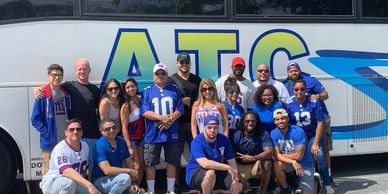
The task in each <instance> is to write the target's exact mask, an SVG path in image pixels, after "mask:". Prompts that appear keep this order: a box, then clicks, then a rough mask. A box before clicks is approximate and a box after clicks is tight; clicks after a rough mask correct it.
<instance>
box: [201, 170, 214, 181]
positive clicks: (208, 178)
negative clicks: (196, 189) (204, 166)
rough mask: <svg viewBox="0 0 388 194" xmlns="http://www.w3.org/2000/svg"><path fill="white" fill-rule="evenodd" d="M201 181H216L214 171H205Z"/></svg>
mask: <svg viewBox="0 0 388 194" xmlns="http://www.w3.org/2000/svg"><path fill="white" fill-rule="evenodd" d="M203 181H208V182H214V181H216V172H215V171H214V170H208V171H206V174H205V177H203Z"/></svg>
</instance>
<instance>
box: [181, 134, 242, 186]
mask: <svg viewBox="0 0 388 194" xmlns="http://www.w3.org/2000/svg"><path fill="white" fill-rule="evenodd" d="M198 158H207V159H208V160H213V161H216V162H222V159H223V158H225V160H226V161H227V160H231V159H233V158H234V153H233V148H232V145H231V144H230V142H229V139H228V138H227V137H226V136H225V135H223V134H219V133H218V134H217V140H216V141H215V142H213V143H210V142H208V141H206V139H205V135H204V133H200V134H199V135H197V137H195V138H194V139H193V141H192V142H191V153H190V159H189V161H188V163H187V166H186V183H187V184H190V182H191V181H190V180H191V176H192V174H193V172H194V170H196V169H197V168H201V166H200V165H199V163H198V162H197V159H198Z"/></svg>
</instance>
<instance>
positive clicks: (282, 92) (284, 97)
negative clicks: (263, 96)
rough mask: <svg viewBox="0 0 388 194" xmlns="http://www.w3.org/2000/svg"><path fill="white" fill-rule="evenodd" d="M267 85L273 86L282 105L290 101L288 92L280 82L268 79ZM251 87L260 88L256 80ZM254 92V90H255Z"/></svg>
mask: <svg viewBox="0 0 388 194" xmlns="http://www.w3.org/2000/svg"><path fill="white" fill-rule="evenodd" d="M267 84H268V85H273V86H274V87H275V88H276V89H277V90H278V92H279V100H280V101H281V102H283V103H287V101H289V100H290V94H289V93H288V90H287V88H286V86H284V84H283V83H282V82H280V81H277V80H274V79H269V80H268V82H267ZM253 85H254V86H255V88H256V89H257V88H259V87H260V86H261V84H260V82H259V80H256V81H254V82H253ZM255 91H256V90H255Z"/></svg>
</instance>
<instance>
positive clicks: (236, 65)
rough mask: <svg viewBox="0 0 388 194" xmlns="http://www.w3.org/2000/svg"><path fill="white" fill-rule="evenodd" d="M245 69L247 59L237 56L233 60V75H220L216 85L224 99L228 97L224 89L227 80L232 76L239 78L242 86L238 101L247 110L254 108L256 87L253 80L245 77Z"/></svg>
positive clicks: (220, 96) (238, 81)
mask: <svg viewBox="0 0 388 194" xmlns="http://www.w3.org/2000/svg"><path fill="white" fill-rule="evenodd" d="M244 71H245V61H244V59H243V58H242V57H235V58H233V60H232V72H233V73H232V74H231V75H224V76H222V77H220V78H219V79H218V80H217V81H216V87H217V93H218V97H219V98H220V100H221V101H224V100H225V99H226V97H225V90H224V83H225V80H226V79H227V78H228V77H229V76H231V77H234V78H236V79H237V84H238V85H239V87H240V94H239V98H238V100H237V103H239V104H240V105H241V106H242V107H243V108H244V110H247V109H248V108H249V109H250V108H252V104H253V95H254V92H255V87H254V86H253V84H252V82H251V81H250V80H249V79H247V78H245V77H244V76H243V74H244Z"/></svg>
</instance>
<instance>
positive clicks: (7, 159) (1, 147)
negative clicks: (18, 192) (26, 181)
mask: <svg viewBox="0 0 388 194" xmlns="http://www.w3.org/2000/svg"><path fill="white" fill-rule="evenodd" d="M0 157H1V159H0V176H1V181H0V193H8V192H9V191H10V190H11V188H12V186H13V184H14V183H15V180H16V165H15V158H14V157H13V155H12V154H11V152H10V150H9V149H7V147H6V146H5V143H4V142H2V141H0Z"/></svg>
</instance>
